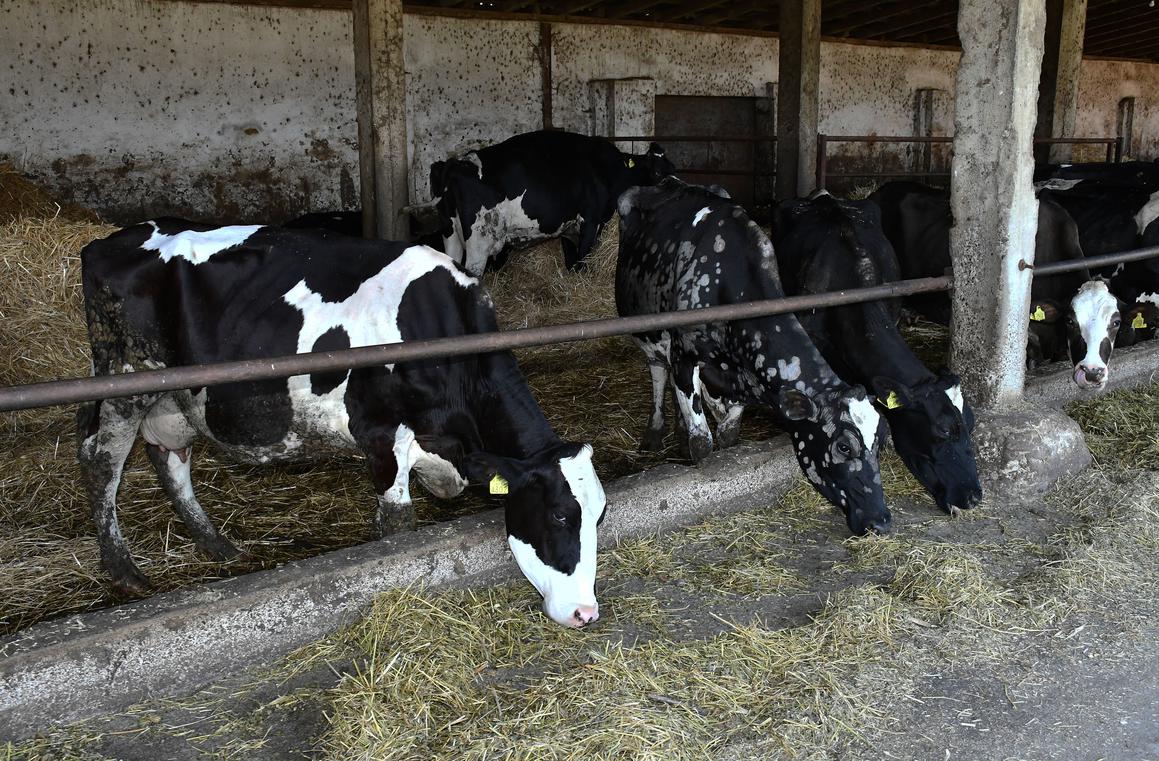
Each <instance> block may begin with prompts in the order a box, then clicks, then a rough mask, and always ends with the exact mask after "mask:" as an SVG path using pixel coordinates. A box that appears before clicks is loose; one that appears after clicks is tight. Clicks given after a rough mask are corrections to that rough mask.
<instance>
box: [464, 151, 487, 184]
mask: <svg viewBox="0 0 1159 761" xmlns="http://www.w3.org/2000/svg"><path fill="white" fill-rule="evenodd" d="M463 161H469V162H471V163H472V164H474V165H475V176H476V177H477V178H478V179H480V180H481V179H483V160H482V159H481V158H479V154H477V153H475V152H474V151H472V152H471V153H468V154H467V155H465V156H463Z"/></svg>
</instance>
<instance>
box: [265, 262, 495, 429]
mask: <svg viewBox="0 0 1159 761" xmlns="http://www.w3.org/2000/svg"><path fill="white" fill-rule="evenodd" d="M439 267H442V268H443V269H445V270H446V271H447V272H449V273H450V274H451V276H452V277H453V278H454V280H455V282H456V283H458V284H459V285H460V286H462V287H463V288H470V287H471V286H473V285H475V284H477V282H478V281H476V280H475V279H474V278H472V277H470V276H468V275H466V274H464V273H463V271H462V270H460V269H459V268H458V267H456V266H455V265H454V263H452V262H451V260H450V259H449V258H448V257H447V256H446V255H445V254H441V253H439V252H438V251H435V250H434V249H433V248H429V247H427V246H411V247H410V248H407V249H406V250H404V251H403V252H402V254H400V255H399V257H398V258H397V259H395V260H394V261H392V262H391V263H390V264H388V265H386V266H385V267H383V268H382V269H381V270H380V271H379V272H377V273H375V274H374V275H372V276H371V277H369V278H368V279H366V280H365V281H364V282H363V283H362V284H361V285H360V286H359V287H358V290H357V291H355V292H354V293H352V294H351V295H350V296H348V297H347V298H346V299H345V300H344V301H339V302H329V301H324V300H323V299H322V297H321V296H320V295H319V294H317V293H314V292H313V291H311V290H310V289H309V287H308V286H307V285H306V281H305V280H302V281H300V282H299V283H298V284H297V285H295V286H294V287H293V288H291V289H290V290H289V292H287V293H286V294H285V296H283V297H282V298H283V300H284V301H285V302H286V303H287V304H289V305H290V306H292V307H294V308H296V309H297V310H298V311H300V312H301V313H302V329H301V331H300V332H299V333H298V347H297V351H298V353H299V354H302V353H306V352H310V351H313V348H314V344H315V342H317V340H318V338H319V337H320V336H321V335H322V334H324V333H326V332H327V331H329V330H332V329H334V328H341V329H342V330H344V331H345V332H346V335H347V337H348V338H349V339H350V346H351V348H355V347H359V346H374V345H377V344H385V343H399V342H401V341H402V334H401V332H400V331H399V327H398V310H399V306H400V304H401V303H402V299H403V295H404V294H405V293H406V290H407V288H408V287H409V286H410V284H411V283H413V282H414V281H415V280H417V279H418V278H420V277H422V276H423V275H426V274H427V273H429V272H431V271H433V270H435V269H437V268H439ZM386 367H387V368H388V369H390V370H394V365H393V364H389V365H387V366H386ZM287 385H288V389H289V393H290V402H291V404H292V405H293V410H294V427H295V428H296V429H299V430H302V431H308V432H311V433H315V434H320V435H323V436H325V437H327V439H328V440H331V441H333V442H334V443H342V444H345V445H347V446H352V445H353V444H354V439H353V437H352V436H351V434H350V425H349V424H350V419H349V414H348V412H347V409H346V403H345V394H346V381H345V380H343V382H342V383H341V384H339V385H338V387H337V388H335V389H333V390H331V391H330V392H329V393H327V394H324V395H317V394H315V393H314V392H313V389H312V388H311V383H310V376H309V375H296V376H294V377H292V378H290V379H289V381H288V383H287Z"/></svg>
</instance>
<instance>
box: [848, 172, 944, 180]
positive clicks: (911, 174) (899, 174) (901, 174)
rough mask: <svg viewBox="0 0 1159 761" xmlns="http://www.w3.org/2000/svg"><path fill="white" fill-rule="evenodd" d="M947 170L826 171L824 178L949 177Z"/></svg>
mask: <svg viewBox="0 0 1159 761" xmlns="http://www.w3.org/2000/svg"><path fill="white" fill-rule="evenodd" d="M949 176H950V173H949V172H900V171H899V172H826V173H825V178H826V179H829V180H831V179H833V178H834V177H949Z"/></svg>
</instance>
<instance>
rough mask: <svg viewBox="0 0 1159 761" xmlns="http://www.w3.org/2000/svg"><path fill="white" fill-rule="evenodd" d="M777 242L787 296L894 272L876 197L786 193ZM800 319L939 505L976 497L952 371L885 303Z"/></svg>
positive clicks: (963, 411)
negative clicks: (856, 387) (875, 411)
mask: <svg viewBox="0 0 1159 761" xmlns="http://www.w3.org/2000/svg"><path fill="white" fill-rule="evenodd" d="M773 245H774V247H775V249H776V252H777V262H778V264H779V265H780V271H781V276H782V278H783V280H784V284H785V290H786V291H787V292H788V293H789V294H790V295H798V294H806V293H826V292H829V291H842V290H848V289H854V288H870V287H873V286H877V285H882V284H883V283H888V282H893V281H896V280H899V279H900V272H899V269H898V263H897V257H896V255H895V254H894V251H893V247H892V246H890V244H889V241H888V240H886V238H885V235H884V234H883V233H882V231H881V211H880V209H879V208H878V206H877V204H875V203H873V202H872V201H868V200H865V201H838V200H836V199H834V198H832V197H831V196H829V195H828V194H822V195H820V196H818V197H816V198H813V199H811V200H789V201H784V202H782V203H781V204H779V205H778V206H777V209H776V213H775V215H774V217H773ZM800 320H801V324H802V325H803V326H804V328H805V330H806V332H808V334H809V337H810V338H812V339H813V343H815V344H816V345H817V348H819V349H820V350H821V354H822V356H824V357H825V359H826V360H827V361H828V362H829V364H830V365H831V366H832V367H833V369H835V370H836V371H837V374H838V375H840V376H841V377H842V378H844V379H845V380H847V381H850V382H854V383H860V384H862V385H864V386H865V387H867V388H869V389H870V390H871V391H872V392H873V393H874V394H875V395H876V396H877V399H878V401H879V402H880V403H881V406H882V414H883V415H884V416H885V419H886V421H887V422H888V423H889V429H890V432H891V433H892V435H893V443H894V447H895V448H896V449H897V453H898V455H900V456H901V458H902V460H903V461H904V462H905V464H906V467H908V468H909V469H910V472H912V473H913V474H914V476H916V477H917V479H918V481H920V482H921V484H922V485H923V486H924V487H925V488H926V490H927V491H929V492H930V494H931V495H932V496H933V497H934V499H935V500H936V501H937V503H938V505H939V506H940V507H941V508H942V509H944V510H946V511H947V512H952V511H953V510H954V509H966V508H970V507H973V506H974V505H975V504H977V503H978V501H979V500H980V499H981V498H982V486H981V484H980V483H979V482H978V466H977V464H976V462H975V460H974V451H973V447H972V445H971V442H970V432H971V431H972V430H973V428H974V414H973V411H972V410H971V409H970V407H969V405H967V404H966V402H965V400H964V399H963V398H962V389H961V385H960V382H959V380H958V378H957V377H956V376H954V375H952V374H950V373H949V372H948V371H945V370H943V371H941V372H939V373H938V374H936V375H935V374H934V373H932V372H930V371H929V370H928V369H927V368H926V366H925V365H923V364H922V362H921V360H919V359H918V358H917V357H916V356H915V355H914V353H913V351H912V350H911V349H910V348H909V346H907V345H906V342H905V339H904V338H902V336H901V333H899V332H898V329H897V316H896V315H895V314H894V313H893V311H892V310H891V309H890V307H889V305H888V304H887V303H886V302H884V301H874V302H865V303H862V304H846V305H843V306H836V307H829V308H828V309H815V310H812V311H810V312H804V313H802V314H801V315H800Z"/></svg>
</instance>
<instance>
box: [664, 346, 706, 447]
mask: <svg viewBox="0 0 1159 761" xmlns="http://www.w3.org/2000/svg"><path fill="white" fill-rule="evenodd" d="M672 385H673V387H674V388H675V389H676V407H677V409H679V410H680V417H681V418H682V419H683V420H684V424H685V427H686V428H687V429H688V456H689V457H691V458H692V461H693V462H700V461H701V460H703V459H704V458H705V457H707V456H708V455H709V453H711V452H712V431H711V430H709V427H708V415H707V414H706V411H705V405H704V386H703V385H702V384H701V382H700V365H699V363H698V362H695V361H681V362H678V363H677V364H676V366H675V367H674V368H673V374H672Z"/></svg>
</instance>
